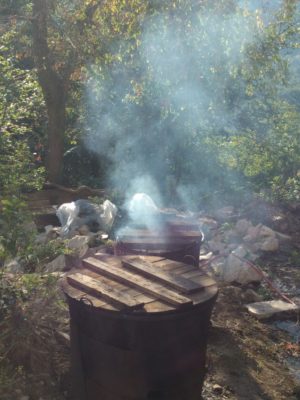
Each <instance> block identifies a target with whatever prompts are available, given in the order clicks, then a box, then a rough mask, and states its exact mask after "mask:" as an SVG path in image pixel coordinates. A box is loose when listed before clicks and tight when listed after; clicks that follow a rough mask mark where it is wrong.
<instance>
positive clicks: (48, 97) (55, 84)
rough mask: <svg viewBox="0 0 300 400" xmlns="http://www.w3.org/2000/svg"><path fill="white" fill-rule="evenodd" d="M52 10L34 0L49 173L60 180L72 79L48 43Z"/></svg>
mask: <svg viewBox="0 0 300 400" xmlns="http://www.w3.org/2000/svg"><path fill="white" fill-rule="evenodd" d="M49 13H50V10H49V3H48V1H47V0H33V18H32V37H33V52H34V59H35V65H36V67H37V74H38V79H39V83H40V85H41V88H42V91H43V94H44V99H45V103H46V108H47V115H48V126H47V137H48V149H47V150H48V151H47V159H46V167H47V174H48V179H49V180H50V181H51V182H55V183H60V182H61V179H62V170H63V154H64V134H65V128H66V92H67V89H66V88H67V86H68V79H67V78H66V77H64V78H62V76H61V75H60V74H59V71H57V70H56V69H55V60H54V57H53V54H51V50H50V49H49V46H48V19H49Z"/></svg>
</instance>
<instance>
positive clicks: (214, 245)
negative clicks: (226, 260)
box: [207, 240, 225, 253]
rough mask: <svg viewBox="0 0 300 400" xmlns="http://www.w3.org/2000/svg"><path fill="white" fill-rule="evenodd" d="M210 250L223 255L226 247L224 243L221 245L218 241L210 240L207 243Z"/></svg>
mask: <svg viewBox="0 0 300 400" xmlns="http://www.w3.org/2000/svg"><path fill="white" fill-rule="evenodd" d="M207 244H208V247H209V249H210V250H211V251H212V252H213V253H223V252H224V250H225V245H224V243H221V242H219V241H217V240H209V241H208V242H207Z"/></svg>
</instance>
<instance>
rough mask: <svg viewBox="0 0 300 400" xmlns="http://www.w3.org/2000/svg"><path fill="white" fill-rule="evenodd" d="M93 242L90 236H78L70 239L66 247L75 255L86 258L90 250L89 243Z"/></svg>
mask: <svg viewBox="0 0 300 400" xmlns="http://www.w3.org/2000/svg"><path fill="white" fill-rule="evenodd" d="M90 240H91V237H90V236H79V235H76V236H74V237H73V238H72V239H70V240H69V241H68V242H67V244H66V246H67V248H68V249H70V250H72V252H73V254H74V255H77V256H79V257H84V255H85V254H86V252H87V251H88V249H89V242H90Z"/></svg>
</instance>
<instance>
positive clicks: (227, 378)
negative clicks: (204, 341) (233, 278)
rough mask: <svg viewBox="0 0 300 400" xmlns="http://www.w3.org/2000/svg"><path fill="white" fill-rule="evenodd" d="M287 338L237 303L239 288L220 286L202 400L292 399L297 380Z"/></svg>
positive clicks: (299, 389)
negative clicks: (288, 363) (287, 363)
mask: <svg viewBox="0 0 300 400" xmlns="http://www.w3.org/2000/svg"><path fill="white" fill-rule="evenodd" d="M288 343H289V337H288V336H287V335H285V334H284V333H282V332H281V331H279V330H278V329H276V328H274V327H273V325H272V324H268V323H264V322H260V321H257V320H255V319H254V318H253V317H251V316H250V315H249V314H248V313H247V310H246V309H245V307H244V305H243V304H242V303H241V301H240V289H238V288H236V287H233V286H232V287H227V288H223V289H220V294H219V298H218V301H217V304H216V307H215V310H214V313H213V318H212V327H211V331H210V336H209V345H208V373H207V377H206V380H205V384H204V389H203V399H204V400H214V399H230V400H296V399H300V382H298V383H297V382H296V381H295V380H294V378H293V377H292V375H291V374H290V372H289V370H288V368H287V367H286V366H285V363H284V359H285V357H286V354H285V348H286V344H288Z"/></svg>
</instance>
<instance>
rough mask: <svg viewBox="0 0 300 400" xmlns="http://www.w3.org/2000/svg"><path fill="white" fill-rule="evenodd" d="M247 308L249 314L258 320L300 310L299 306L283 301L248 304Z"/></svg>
mask: <svg viewBox="0 0 300 400" xmlns="http://www.w3.org/2000/svg"><path fill="white" fill-rule="evenodd" d="M246 308H247V310H248V311H249V313H250V314H251V315H253V316H254V317H256V318H257V319H266V318H270V317H272V316H273V315H276V314H281V313H284V312H291V311H299V310H300V306H299V304H298V305H296V304H291V303H287V302H286V301H283V300H271V301H261V302H258V303H252V304H247V305H246Z"/></svg>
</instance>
